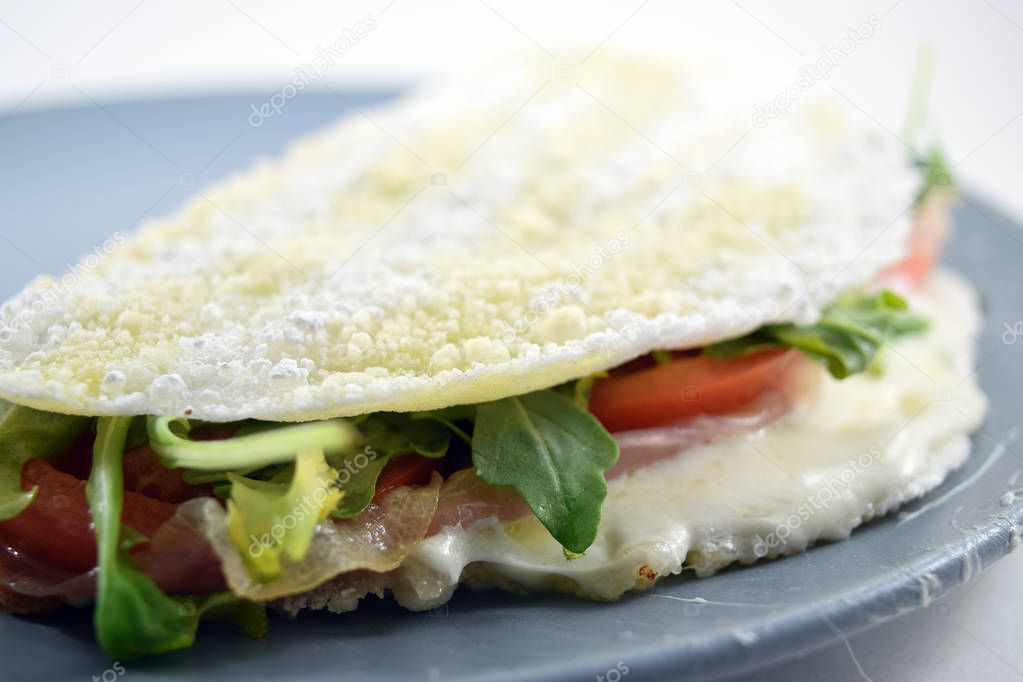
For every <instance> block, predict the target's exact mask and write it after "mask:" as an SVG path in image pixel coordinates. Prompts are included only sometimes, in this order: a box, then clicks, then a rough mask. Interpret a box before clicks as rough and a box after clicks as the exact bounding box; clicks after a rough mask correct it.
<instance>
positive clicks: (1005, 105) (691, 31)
mask: <svg viewBox="0 0 1023 682" xmlns="http://www.w3.org/2000/svg"><path fill="white" fill-rule="evenodd" d="M871 15H875V16H876V17H877V18H878V19H879V20H880V22H881V29H880V30H879V31H877V32H876V34H875V35H874V36H872V37H871V38H870V39H868V40H867V41H866V42H865V43H864V44H862V45H860V46H859V47H857V49H856V50H855V52H854V53H853V54H851V55H850V56H849V57H848V58H847V59H845V60H844V61H842V62H841V63H840V64H839V65H838V66H837V67H836V68H835V69H834V71H833V72H832V75H831V77H830V79H829V80H828V81H825V82H823V83H820V84H818V85H817V86H816V87H833V88H835V89H836V90H838V91H839V92H840V93H841V94H842V95H843V96H844V97H845V98H846V99H847V100H848V102H849V104H850V106H851V107H855V108H856V109H858V110H860V112H861V113H862V114H863V115H865V116H868V117H870V118H873V119H875V120H876V122H877V124H878V125H879V126H883V127H885V128H887V129H888V130H889V131H892V132H893V134H894V133H898V131H900V130H901V128H902V124H903V117H904V114H905V108H906V104H907V100H908V88H909V83H910V81H911V77H912V72H913V64H914V60H915V57H916V55H917V54H918V48H919V46H920V44H921V43H923V42H925V41H929V42H930V43H931V44H933V46H934V47H935V49H936V52H937V57H938V61H937V71H936V77H935V82H934V87H933V92H932V97H931V111H932V123H933V124H934V125H935V127H936V128H937V131H938V132H939V134H940V137H941V139H942V140H943V141H944V144H945V148H946V149H947V151H948V155H949V156H950V158H951V160H952V162H953V163H954V164H955V169H954V170H955V174H956V176H957V178H958V179H959V180H960V181H961V182H962V183H963V184H964V185H966V186H967V188H968V189H969V190H970V191H971V192H974V193H979V194H981V195H982V196H985V197H987V198H989V199H992V200H993V201H995V203H997V204H999V205H1001V206H1002V207H1004V208H1006V209H1007V210H1008V211H1010V212H1011V213H1013V214H1014V215H1015V216H1016V217H1017V218H1019V217H1023V192H1021V191H1020V187H1023V165H1021V164H1020V161H1019V159H1020V156H1021V151H1023V120H1021V118H1023V88H1021V87H1020V86H1021V84H1023V77H1021V74H1023V3H1021V2H1018V1H1016V0H947V1H945V2H930V3H928V2H925V1H924V0H898V1H896V0H882V1H878V2H862V3H841V4H839V3H835V2H761V1H759V0H740V2H739V3H735V2H715V3H710V2H699V3H695V2H669V1H668V0H648V1H646V2H644V1H642V0H632V1H630V2H614V3H569V2H539V1H534V0H529V1H519V2H509V1H507V0H485V1H484V0H457V1H452V2H432V3H423V2H418V3H417V2H413V0H394V1H393V2H392V1H391V0H373V1H371V2H361V1H340V2H339V1H338V0H333V1H331V2H281V1H280V0H277V1H273V0H142V1H141V2H140V1H139V0H124V1H120V0H103V1H93V2H62V1H58V0H47V1H33V2H28V1H23V2H17V3H15V2H9V1H6V0H5V1H3V2H0V123H2V120H4V119H5V118H6V117H7V116H9V115H12V114H15V113H25V112H29V111H32V110H37V109H46V108H52V107H63V106H86V105H89V104H90V102H89V100H90V98H91V99H93V100H96V101H110V100H117V99H127V98H154V97H161V98H162V97H167V96H174V95H194V94H201V93H224V92H248V91H253V90H260V91H262V92H266V91H268V90H272V89H275V88H279V87H280V86H281V85H283V84H284V83H285V82H287V81H289V80H290V79H291V78H292V77H293V75H294V73H295V70H296V69H297V68H299V67H301V66H303V65H306V64H309V63H310V61H311V60H312V58H313V57H314V56H315V55H316V50H317V47H318V46H327V45H330V44H333V43H334V42H335V41H336V40H337V39H338V37H340V36H342V35H344V32H345V30H346V29H351V28H352V27H354V26H355V25H356V24H358V23H359V22H364V21H365V17H367V16H371V17H372V19H373V21H374V22H375V24H376V26H375V28H373V30H372V31H371V32H370V33H369V34H368V35H366V37H365V38H364V39H361V40H359V41H358V44H356V45H353V47H352V49H351V50H350V51H349V52H347V53H346V54H345V55H344V57H343V59H341V60H340V62H339V63H337V64H336V65H334V66H333V67H331V69H330V70H329V72H328V73H327V79H328V80H329V81H330V82H331V83H332V84H338V85H340V86H342V87H343V86H359V87H366V86H372V87H390V86H393V85H394V84H397V83H405V82H410V81H413V80H416V79H420V78H422V77H423V76H424V75H429V74H432V73H435V72H437V71H441V70H445V69H459V68H462V67H467V66H472V65H475V64H476V63H477V62H478V61H480V60H481V59H483V58H484V57H482V56H481V55H483V54H485V53H486V52H487V51H489V50H491V49H494V48H497V47H499V46H502V45H507V46H509V47H512V48H525V49H531V50H536V51H537V52H540V53H543V52H549V53H550V54H552V55H553V57H552V64H554V63H557V62H558V58H557V54H558V46H564V45H573V46H575V45H583V46H586V47H589V46H592V48H597V47H598V46H600V45H602V44H606V45H617V46H627V45H630V44H637V43H638V44H642V45H644V46H651V45H656V46H660V47H661V48H662V49H677V50H680V51H685V50H688V49H691V48H692V47H693V46H695V45H699V44H708V45H711V46H713V48H714V49H715V50H718V51H720V50H729V51H735V52H739V53H742V54H748V55H750V56H751V57H752V58H756V59H759V58H763V59H770V60H774V61H781V62H783V63H787V64H789V65H790V66H791V68H792V74H793V77H795V74H796V73H797V69H798V68H799V67H801V66H803V65H806V64H809V63H811V62H813V61H814V60H815V59H816V58H817V57H818V56H819V55H820V51H821V49H822V47H825V46H831V45H836V44H837V43H838V42H839V41H840V40H841V39H842V38H843V37H844V36H845V35H846V32H847V31H848V30H849V29H850V28H854V27H856V26H857V25H859V24H861V23H862V22H864V21H866V20H867V19H868V17H870V16H871ZM1020 575H1023V555H1021V554H1017V555H1015V556H1013V557H1010V558H1009V559H1006V560H1005V561H1003V562H1001V563H1000V564H999V565H998V566H997V567H996V568H995V569H994V570H993V571H992V572H990V573H988V574H987V575H986V576H983V577H982V578H981V580H980V582H979V583H977V584H976V588H975V589H972V590H970V591H969V597H968V598H964V599H962V600H961V601H959V600H956V601H954V602H952V601H946V602H943V603H946V604H948V603H954V604H955V606H954V610H949V609H943V610H942V611H941V612H940V613H936V612H935V611H934V610H933V609H932V610H923V611H921V612H918V613H917V614H916V615H915V616H912V619H913V620H912V622H910V623H909V624H905V623H904V624H902V625H895V626H885V628H884V629H883V631H880V632H878V633H876V634H874V635H873V636H869V635H868V636H864V637H859V638H855V639H853V640H852V643H851V646H850V647H849V648H848V649H847V648H846V646H845V645H844V644H839V645H837V646H836V647H833V648H832V649H831V650H829V651H828V652H825V653H824V654H822V657H818V659H816V663H810V662H804V663H802V664H800V666H802V667H793V668H792V669H791V670H790V671H789V672H785V671H782V672H780V673H779V679H785V678H788V677H791V676H795V675H800V676H802V675H811V676H813V677H815V678H817V679H823V678H824V677H828V678H829V679H863V677H862V676H861V675H860V673H861V671H860V670H859V669H858V666H859V661H858V660H857V656H856V654H859V658H861V659H864V665H865V668H866V669H867V670H869V673H870V674H871V675H873V676H874V679H877V680H880V679H892V680H896V679H897V680H916V679H920V680H923V679H927V680H946V679H947V680H958V679H1023V672H1021V670H1023V653H1021V652H1020V649H1019V642H1020V641H1023V616H1021V615H1018V614H1019V611H1020V608H1019V607H1020V605H1021V600H1023V587H1021V584H1023V581H1020V580H1019V576H1020ZM946 611H950V612H948V613H946ZM1013 612H1015V614H1014V613H1013ZM871 637H873V639H871ZM882 640H883V641H882ZM878 651H880V652H881V653H877V652H878ZM875 654H876V655H875ZM868 663H869V664H868ZM772 679H773V678H772Z"/></svg>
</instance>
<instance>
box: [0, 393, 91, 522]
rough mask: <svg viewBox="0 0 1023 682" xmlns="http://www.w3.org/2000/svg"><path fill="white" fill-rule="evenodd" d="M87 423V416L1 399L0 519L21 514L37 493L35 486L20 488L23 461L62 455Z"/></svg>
mask: <svg viewBox="0 0 1023 682" xmlns="http://www.w3.org/2000/svg"><path fill="white" fill-rule="evenodd" d="M88 423H89V419H88V417H75V416H71V415H66V414H56V413H54V412H42V411H40V410H33V409H32V408H31V407H24V406H22V405H15V404H13V403H9V402H7V401H6V400H0V521H2V520H5V519H12V518H14V517H15V516H17V515H18V514H20V513H21V512H22V511H24V510H25V507H27V506H28V505H29V504H31V503H32V500H34V499H35V496H36V494H37V493H38V488H32V489H31V490H22V489H21V468H22V467H23V466H24V465H25V462H27V461H29V460H30V459H42V458H45V457H56V456H58V455H62V454H64V453H65V452H66V451H67V449H68V446H70V445H71V443H72V442H73V441H74V440H75V438H77V437H78V436H79V434H81V433H82V431H84V430H85V427H86V426H87V425H88Z"/></svg>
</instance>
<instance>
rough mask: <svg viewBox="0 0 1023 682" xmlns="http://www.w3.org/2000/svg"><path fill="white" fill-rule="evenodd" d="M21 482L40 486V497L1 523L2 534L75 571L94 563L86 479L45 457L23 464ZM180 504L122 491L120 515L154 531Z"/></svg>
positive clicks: (29, 553) (38, 557)
mask: <svg viewBox="0 0 1023 682" xmlns="http://www.w3.org/2000/svg"><path fill="white" fill-rule="evenodd" d="M21 482H22V487H24V488H25V489H30V488H32V487H33V486H39V492H38V493H37V494H36V498H35V499H34V500H32V504H30V505H29V506H28V507H27V508H26V509H25V511H23V512H21V513H20V514H18V515H17V516H15V517H14V518H13V519H9V520H7V521H3V522H0V536H2V537H3V539H5V540H6V541H7V543H8V544H9V545H10V546H11V547H12V548H14V549H15V550H17V551H18V552H19V553H22V554H24V555H25V556H26V557H28V558H30V559H32V560H34V561H36V562H39V563H41V564H44V565H46V566H49V567H52V568H55V569H58V570H61V571H66V572H67V573H68V574H71V575H74V574H78V573H84V572H86V571H89V570H92V568H93V567H94V566H95V565H96V539H95V536H94V535H93V532H92V515H91V514H90V513H89V503H88V501H87V500H86V498H85V481H83V480H81V479H79V478H76V477H75V476H72V475H71V474H67V473H64V472H62V471H57V470H56V469H55V468H53V466H52V465H51V464H50V463H49V462H47V461H45V460H41V459H33V460H30V461H28V462H26V463H25V466H24V467H23V468H22V471H21ZM176 510H177V505H175V504H170V503H167V502H161V501H160V500H154V499H152V498H149V497H146V496H145V495H140V494H138V493H133V492H125V493H124V508H123V510H122V512H121V519H122V521H124V523H125V524H127V525H129V526H131V527H132V528H134V529H135V530H137V531H139V532H140V533H142V534H143V535H146V536H152V535H153V534H154V533H155V532H156V531H157V529H158V528H159V527H160V526H161V525H163V524H164V523H165V522H166V521H167V520H168V519H170V518H171V516H173V515H174V512H175V511H176Z"/></svg>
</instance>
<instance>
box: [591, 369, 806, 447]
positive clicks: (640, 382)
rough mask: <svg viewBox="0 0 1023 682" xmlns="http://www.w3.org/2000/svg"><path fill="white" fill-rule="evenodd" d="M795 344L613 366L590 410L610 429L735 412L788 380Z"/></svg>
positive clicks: (597, 386)
mask: <svg viewBox="0 0 1023 682" xmlns="http://www.w3.org/2000/svg"><path fill="white" fill-rule="evenodd" d="M798 359H799V356H798V353H797V352H796V351H794V350H770V351H763V352H760V353H755V354H753V355H747V356H743V357H738V358H729V359H719V358H710V357H707V356H705V355H692V356H686V357H680V358H676V359H674V360H672V361H670V362H668V363H666V364H663V365H656V366H653V367H648V368H645V369H636V370H629V369H628V368H626V369H625V370H624V371H617V372H612V374H611V376H609V377H606V378H604V379H600V380H598V381H597V382H596V384H594V386H593V391H592V392H591V393H590V402H589V408H590V412H592V413H593V415H594V416H595V417H596V418H597V419H598V420H600V423H601V424H603V425H604V427H605V428H607V430H608V431H612V432H614V431H628V430H631V429H643V428H650V427H654V426H663V425H664V424H670V423H672V422H677V421H681V420H684V419H689V418H691V417H696V416H699V415H703V414H727V413H730V412H734V411H736V410H738V409H740V408H742V407H744V406H746V405H748V404H749V403H751V402H752V401H753V400H754V399H755V398H757V397H758V396H760V395H761V394H762V393H764V392H765V391H767V390H768V389H770V388H772V387H774V386H782V385H784V383H785V382H786V381H787V380H788V376H789V372H788V370H789V369H790V368H792V367H793V366H795V365H796V364H797V360H798Z"/></svg>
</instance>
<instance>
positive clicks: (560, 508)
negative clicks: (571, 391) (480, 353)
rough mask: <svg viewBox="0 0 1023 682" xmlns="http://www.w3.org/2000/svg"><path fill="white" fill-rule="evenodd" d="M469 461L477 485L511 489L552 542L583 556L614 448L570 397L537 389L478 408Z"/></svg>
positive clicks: (593, 535) (594, 528)
mask: <svg viewBox="0 0 1023 682" xmlns="http://www.w3.org/2000/svg"><path fill="white" fill-rule="evenodd" d="M472 461H473V464H474V465H475V467H476V473H477V474H478V475H479V477H480V478H481V479H483V481H485V482H487V483H489V484H491V485H498V486H511V487H512V488H514V489H515V490H516V491H518V493H519V494H520V495H522V497H523V498H524V499H525V501H526V503H527V504H528V505H529V507H530V509H532V510H533V513H534V514H535V515H536V517H537V518H538V519H539V520H540V522H541V523H542V524H543V525H544V526H545V527H546V528H547V530H548V531H550V533H551V535H552V536H554V539H555V540H557V541H558V542H560V543H561V545H562V546H563V547H564V548H565V549H567V550H569V552H572V553H574V554H581V553H582V552H584V551H586V548H587V547H589V546H590V545H591V544H592V543H593V540H594V539H595V538H596V536H597V526H598V524H599V522H600V507H601V504H602V503H603V501H604V497H605V496H606V495H607V484H606V483H605V481H604V471H606V470H607V469H609V468H610V467H611V466H612V465H613V464H614V463H615V462H616V461H618V444H617V443H616V442H615V440H614V439H613V438H612V437H611V434H609V433H608V432H607V431H606V430H605V429H604V427H603V426H601V424H600V422H598V421H597V420H596V418H595V417H594V416H593V415H592V414H590V413H589V412H587V411H586V410H585V409H583V408H581V407H579V405H577V404H576V403H575V401H573V400H572V399H571V398H569V397H567V396H565V395H562V394H561V393H559V392H557V391H554V390H546V391H537V392H535V393H528V394H526V395H521V396H513V397H510V398H504V399H502V400H497V401H494V402H490V403H484V404H482V405H480V406H479V408H478V409H477V412H476V425H475V428H474V429H473V435H472Z"/></svg>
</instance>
